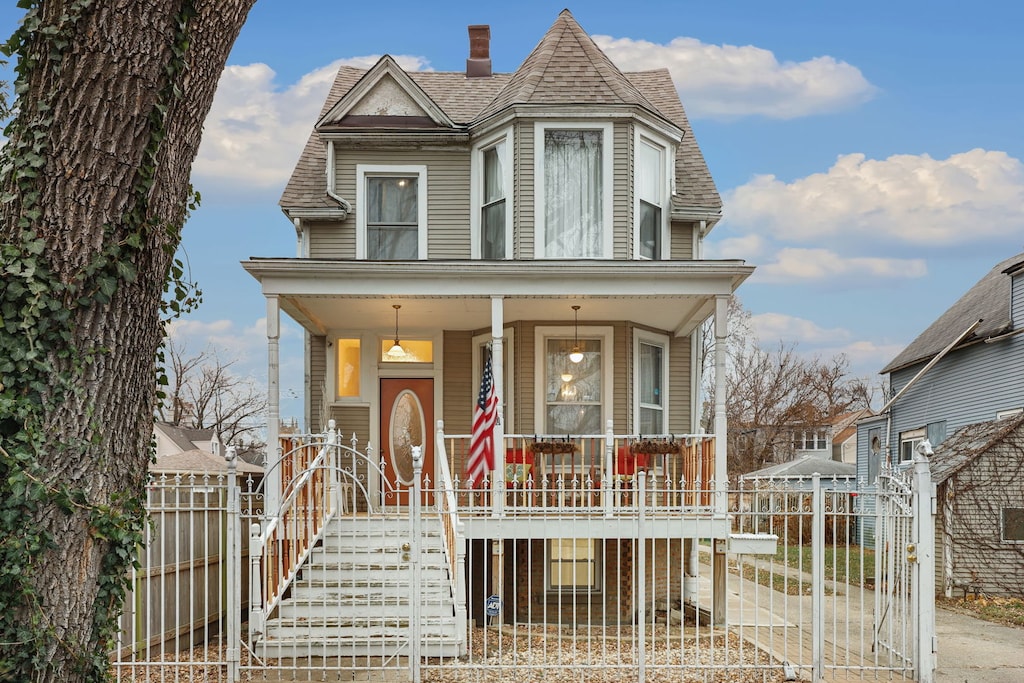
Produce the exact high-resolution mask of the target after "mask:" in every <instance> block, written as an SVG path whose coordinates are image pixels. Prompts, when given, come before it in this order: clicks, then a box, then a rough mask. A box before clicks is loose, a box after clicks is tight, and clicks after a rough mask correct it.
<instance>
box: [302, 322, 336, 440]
mask: <svg viewBox="0 0 1024 683" xmlns="http://www.w3.org/2000/svg"><path fill="white" fill-rule="evenodd" d="M308 339H309V341H308V344H309V349H308V350H307V357H308V358H309V384H308V385H307V387H306V391H307V393H308V394H309V395H308V396H307V397H306V406H307V408H306V409H307V411H309V414H308V415H307V416H306V421H307V424H309V431H311V432H322V431H323V430H325V429H326V428H327V425H326V424H322V421H323V419H324V416H325V415H326V409H325V406H328V405H330V403H331V401H332V400H334V396H332V395H331V392H333V391H334V389H333V386H334V382H332V381H331V378H330V377H328V376H327V348H328V347H327V337H325V336H323V335H319V334H311V335H309V336H308ZM331 348H333V347H331Z"/></svg>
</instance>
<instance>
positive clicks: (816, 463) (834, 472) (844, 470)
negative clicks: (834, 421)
mask: <svg viewBox="0 0 1024 683" xmlns="http://www.w3.org/2000/svg"><path fill="white" fill-rule="evenodd" d="M815 472H817V473H818V474H820V475H821V476H822V478H825V479H828V478H831V477H839V478H846V477H854V476H856V474H857V466H856V465H855V464H853V463H852V462H850V463H848V462H838V461H836V460H829V459H827V458H818V457H815V456H813V455H805V456H802V457H800V458H796V459H795V460H790V461H789V462H784V463H780V464H778V465H770V466H769V467H765V468H763V469H760V470H757V471H755V472H748V473H747V474H744V475H742V476H741V477H740V478H741V479H772V478H784V477H810V476H811V475H813V474H814V473H815Z"/></svg>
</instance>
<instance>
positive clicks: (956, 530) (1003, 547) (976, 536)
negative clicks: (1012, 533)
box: [935, 431, 1024, 597]
mask: <svg viewBox="0 0 1024 683" xmlns="http://www.w3.org/2000/svg"><path fill="white" fill-rule="evenodd" d="M1016 437H1017V438H1016V439H1014V438H1013V435H1011V438H1008V439H1007V440H1005V441H1003V442H1001V443H999V444H997V445H996V446H994V447H993V448H991V449H989V450H988V451H986V452H985V453H983V454H981V456H980V457H978V458H976V459H975V460H974V461H972V462H971V463H969V464H968V465H966V466H965V467H964V468H963V469H961V470H960V471H959V472H957V473H956V474H954V475H953V476H952V477H951V481H947V482H944V483H943V484H942V485H941V486H940V487H939V500H940V508H941V507H942V503H943V502H945V504H946V505H949V501H950V499H951V501H952V504H951V506H950V507H949V508H948V509H951V511H952V514H951V515H948V516H945V515H944V516H942V517H940V518H939V519H938V521H937V528H936V537H937V538H936V540H939V538H944V539H945V540H946V541H948V542H949V543H950V545H951V548H950V550H951V552H952V559H953V567H952V570H953V571H952V577H951V578H952V585H953V586H972V587H975V588H977V589H978V590H980V591H982V592H984V593H985V594H986V595H993V596H1002V597H1010V596H1020V595H1022V594H1024V544H1022V543H1006V542H1004V541H1003V540H1002V538H1001V529H1000V522H1001V514H1002V509H1003V508H1004V507H1015V508H1024V487H1021V474H1022V472H1024V438H1021V433H1020V432H1019V431H1018V432H1017V433H1016ZM950 485H952V489H950ZM943 525H945V526H943ZM935 557H936V563H937V564H938V565H939V566H940V567H941V566H942V561H943V555H942V553H939V552H937V553H936V554H935ZM937 574H938V575H939V576H941V574H940V573H939V572H937ZM936 589H937V590H938V591H942V590H943V583H941V582H939V583H937V584H936Z"/></svg>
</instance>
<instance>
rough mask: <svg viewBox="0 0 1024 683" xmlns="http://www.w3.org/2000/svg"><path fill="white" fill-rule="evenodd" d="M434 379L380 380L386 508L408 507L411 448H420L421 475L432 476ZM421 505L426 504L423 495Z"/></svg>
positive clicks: (411, 472)
mask: <svg viewBox="0 0 1024 683" xmlns="http://www.w3.org/2000/svg"><path fill="white" fill-rule="evenodd" d="M433 424H434V380H433V379H429V378H427V379H420V378H416V379H382V380H381V381H380V430H381V434H380V444H381V455H382V456H383V459H384V478H385V480H386V481H385V484H384V489H383V491H382V496H383V499H384V500H383V503H384V505H385V506H392V505H408V504H409V489H410V488H412V482H413V470H412V447H413V446H422V447H423V474H424V475H429V476H430V481H431V482H433V481H434V479H435V477H434V430H433V429H432V427H431V426H432V425H433ZM423 502H424V504H426V503H428V500H427V497H426V496H424V500H423Z"/></svg>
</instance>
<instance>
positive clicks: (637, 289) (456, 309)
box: [242, 259, 753, 337]
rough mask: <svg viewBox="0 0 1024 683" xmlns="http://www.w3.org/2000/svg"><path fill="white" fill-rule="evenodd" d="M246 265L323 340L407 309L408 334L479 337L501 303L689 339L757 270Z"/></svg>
mask: <svg viewBox="0 0 1024 683" xmlns="http://www.w3.org/2000/svg"><path fill="white" fill-rule="evenodd" d="M242 265H243V267H244V268H245V269H246V270H247V271H248V272H249V273H250V274H251V275H252V276H253V277H255V278H256V279H257V280H259V281H260V283H261V284H262V288H263V293H264V294H265V295H267V296H272V295H276V296H278V297H279V301H280V303H281V309H282V310H283V311H285V312H286V313H287V314H288V315H289V316H291V317H292V318H294V319H295V320H296V321H297V322H299V324H301V325H303V326H304V327H306V328H307V329H309V330H311V331H313V332H314V333H318V334H324V333H326V332H327V331H328V330H335V329H353V328H359V329H385V330H387V329H391V328H392V327H393V326H394V321H395V317H394V309H393V308H392V305H393V304H401V306H402V309H401V318H400V327H401V329H400V333H401V335H402V336H408V337H412V336H415V335H417V334H418V333H427V332H428V331H434V330H437V329H439V328H442V329H448V330H478V329H485V328H487V327H489V326H490V324H491V297H494V296H501V297H503V309H504V319H505V321H506V323H508V322H513V321H516V320H532V321H551V322H553V323H560V324H565V323H571V322H572V310H571V306H572V305H574V304H578V305H580V306H581V308H580V311H579V319H580V323H581V324H590V323H593V322H610V321H619V320H629V321H633V322H635V323H638V324H641V325H646V326H649V327H652V328H655V329H660V330H668V331H672V332H675V333H676V334H688V333H689V332H690V331H692V329H693V328H694V327H695V326H696V325H698V324H699V323H700V322H701V321H702V320H704V319H705V318H706V317H707V316H708V315H709V314H710V313H711V312H712V310H713V308H714V297H715V295H719V294H730V293H732V291H733V290H734V289H735V288H736V287H737V286H738V285H739V284H740V283H741V282H742V281H743V280H745V279H746V278H747V277H748V276H749V275H750V273H751V272H752V271H753V267H752V266H747V265H745V264H744V263H743V262H742V261H635V262H633V261H630V262H622V261H557V262H556V261H543V262H536V261H502V262H499V263H494V262H467V261H457V262H438V261H417V262H367V261H317V260H311V259H260V260H250V261H246V262H244V263H243V264H242Z"/></svg>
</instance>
